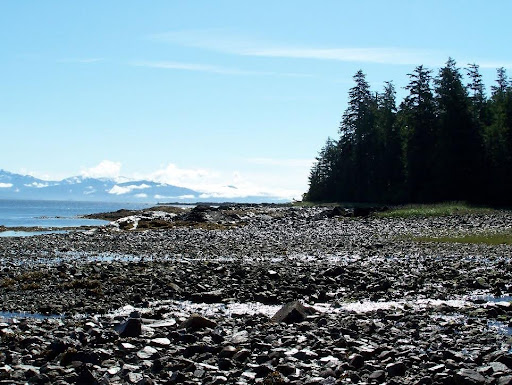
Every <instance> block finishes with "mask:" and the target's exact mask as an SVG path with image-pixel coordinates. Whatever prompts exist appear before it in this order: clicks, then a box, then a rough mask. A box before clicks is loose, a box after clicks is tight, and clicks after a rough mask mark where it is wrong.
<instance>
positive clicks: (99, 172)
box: [81, 160, 121, 179]
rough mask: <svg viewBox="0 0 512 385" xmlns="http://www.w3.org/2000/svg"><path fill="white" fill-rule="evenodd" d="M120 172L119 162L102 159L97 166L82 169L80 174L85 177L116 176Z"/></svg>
mask: <svg viewBox="0 0 512 385" xmlns="http://www.w3.org/2000/svg"><path fill="white" fill-rule="evenodd" d="M120 172H121V162H113V161H111V160H102V161H101V162H100V163H99V164H98V165H97V166H94V167H91V168H87V169H83V170H82V171H81V175H82V176H83V177H85V178H114V179H115V178H118V177H119V174H120Z"/></svg>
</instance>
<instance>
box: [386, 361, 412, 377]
mask: <svg viewBox="0 0 512 385" xmlns="http://www.w3.org/2000/svg"><path fill="white" fill-rule="evenodd" d="M406 371H407V367H406V366H405V364H404V363H403V362H401V361H398V362H393V363H390V364H388V365H386V372H387V373H388V376H389V377H397V376H405V372H406Z"/></svg>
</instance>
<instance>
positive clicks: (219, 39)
mask: <svg viewBox="0 0 512 385" xmlns="http://www.w3.org/2000/svg"><path fill="white" fill-rule="evenodd" d="M150 38H151V39H154V40H159V41H164V42H168V43H172V44H178V45H182V46H188V47H196V48H202V49H208V50H212V51H217V52H223V53H227V54H233V55H241V56H258V57H279V58H292V59H317V60H336V61H343V62H362V63H379V64H414V65H418V64H424V65H434V66H437V65H440V64H442V63H443V62H444V61H445V60H446V57H447V56H446V55H445V54H444V53H442V52H437V51H432V50H425V49H410V48H399V47H304V46H297V45H287V44H276V43H269V42H265V41H256V40H254V39H249V38H245V39H244V38H243V37H240V35H239V34H238V35H236V36H234V34H233V33H229V31H222V30H189V31H174V32H167V33H161V34H156V35H152V36H150Z"/></svg>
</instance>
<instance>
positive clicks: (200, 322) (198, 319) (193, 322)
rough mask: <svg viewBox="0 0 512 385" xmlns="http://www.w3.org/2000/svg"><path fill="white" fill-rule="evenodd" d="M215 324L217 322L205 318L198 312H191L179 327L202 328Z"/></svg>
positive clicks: (212, 326)
mask: <svg viewBox="0 0 512 385" xmlns="http://www.w3.org/2000/svg"><path fill="white" fill-rule="evenodd" d="M215 326H217V323H216V322H214V321H212V320H210V319H208V318H205V317H203V316H201V315H199V314H192V315H191V316H190V317H189V318H187V319H186V320H185V321H183V322H182V323H181V324H180V328H183V329H188V328H190V329H204V328H214V327H215Z"/></svg>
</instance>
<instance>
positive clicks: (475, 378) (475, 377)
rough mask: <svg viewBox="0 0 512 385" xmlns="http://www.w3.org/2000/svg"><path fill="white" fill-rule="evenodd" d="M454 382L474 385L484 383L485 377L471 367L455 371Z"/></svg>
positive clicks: (461, 384)
mask: <svg viewBox="0 0 512 385" xmlns="http://www.w3.org/2000/svg"><path fill="white" fill-rule="evenodd" d="M454 381H455V384H457V385H459V384H460V385H474V384H485V383H486V380H485V377H484V376H482V375H481V374H480V373H478V372H476V371H475V370H473V369H461V370H459V371H458V372H457V373H455V377H454Z"/></svg>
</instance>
